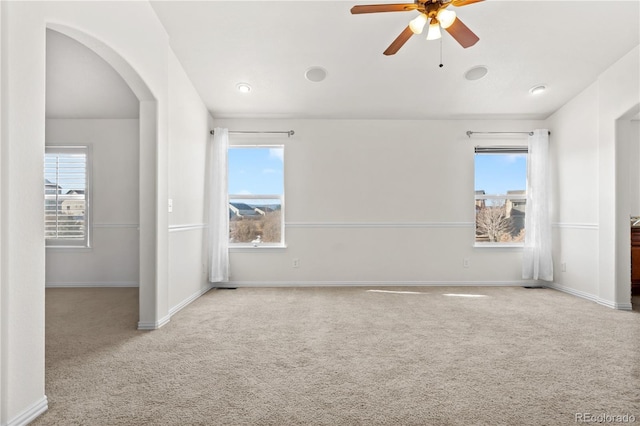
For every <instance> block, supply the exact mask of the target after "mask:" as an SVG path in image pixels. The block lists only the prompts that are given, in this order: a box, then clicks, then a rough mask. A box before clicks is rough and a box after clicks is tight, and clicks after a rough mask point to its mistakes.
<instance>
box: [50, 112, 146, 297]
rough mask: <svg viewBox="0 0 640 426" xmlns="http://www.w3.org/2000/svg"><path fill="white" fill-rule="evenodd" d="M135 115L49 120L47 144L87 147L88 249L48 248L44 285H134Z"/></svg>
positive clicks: (136, 247) (136, 244)
mask: <svg viewBox="0 0 640 426" xmlns="http://www.w3.org/2000/svg"><path fill="white" fill-rule="evenodd" d="M139 135H140V128H139V122H138V120H137V119H124V120H122V119H120V120H117V119H112V120H95V119H48V120H47V121H46V128H45V141H46V145H51V146H55V145H61V146H65V145H86V146H89V149H90V157H89V161H90V164H89V168H90V170H91V181H90V201H91V203H90V209H89V212H90V215H91V218H90V223H91V226H90V232H91V248H89V249H70V248H59V247H53V248H47V253H46V275H45V279H46V285H47V286H48V287H65V286H67V287H76V286H86V287H91V286H107V287H109V286H128V287H137V286H138V275H139V270H138V260H139V259H138V250H139V241H138V226H139V225H138V219H139V208H138V199H139V178H138V176H139V167H138V165H139V143H138V139H139Z"/></svg>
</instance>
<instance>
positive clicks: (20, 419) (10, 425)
mask: <svg viewBox="0 0 640 426" xmlns="http://www.w3.org/2000/svg"><path fill="white" fill-rule="evenodd" d="M48 409H49V402H48V401H47V396H46V395H44V396H43V397H42V398H41V399H40V400H39V401H37V402H35V403H34V404H33V405H31V407H29V408H27V409H26V410H24V411H23V412H22V413H20V414H19V415H18V416H16V417H14V418H13V419H11V420H9V421H8V422H7V424H6V426H25V425H28V424H29V423H31V422H32V421H34V420H35V419H36V417H38V416H40V415H41V414H43V413H44V412H45V411H47V410H48Z"/></svg>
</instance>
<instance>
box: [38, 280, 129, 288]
mask: <svg viewBox="0 0 640 426" xmlns="http://www.w3.org/2000/svg"><path fill="white" fill-rule="evenodd" d="M44 286H45V288H91V287H140V286H139V284H138V283H137V282H133V281H103V282H57V283H56V282H54V283H52V282H48V283H45V285H44Z"/></svg>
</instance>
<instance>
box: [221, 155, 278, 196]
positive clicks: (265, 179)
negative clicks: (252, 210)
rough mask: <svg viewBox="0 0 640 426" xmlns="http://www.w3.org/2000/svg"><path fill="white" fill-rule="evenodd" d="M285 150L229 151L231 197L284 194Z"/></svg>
mask: <svg viewBox="0 0 640 426" xmlns="http://www.w3.org/2000/svg"><path fill="white" fill-rule="evenodd" d="M283 170H284V148H283V147H264V148H263V147H259V148H255V147H251V148H242V147H232V148H229V194H236V195H242V194H247V195H249V194H277V195H282V194H284V179H283Z"/></svg>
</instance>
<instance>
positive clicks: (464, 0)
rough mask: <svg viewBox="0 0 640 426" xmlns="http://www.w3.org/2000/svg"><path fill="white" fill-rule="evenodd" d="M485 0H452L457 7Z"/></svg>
mask: <svg viewBox="0 0 640 426" xmlns="http://www.w3.org/2000/svg"><path fill="white" fill-rule="evenodd" d="M481 1H484V0H453V1H452V2H451V4H452V5H454V6H455V7H460V6H466V5H468V4H473V3H478V2H481Z"/></svg>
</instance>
